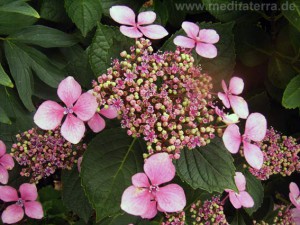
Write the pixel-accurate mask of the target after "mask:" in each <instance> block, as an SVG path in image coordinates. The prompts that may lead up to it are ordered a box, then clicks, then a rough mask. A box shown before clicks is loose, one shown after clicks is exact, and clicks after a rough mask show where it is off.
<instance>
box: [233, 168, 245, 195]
mask: <svg viewBox="0 0 300 225" xmlns="http://www.w3.org/2000/svg"><path fill="white" fill-rule="evenodd" d="M234 180H235V184H236V187H237V188H238V190H239V191H245V190H246V178H245V176H244V175H243V174H242V173H241V172H236V173H235V176H234Z"/></svg>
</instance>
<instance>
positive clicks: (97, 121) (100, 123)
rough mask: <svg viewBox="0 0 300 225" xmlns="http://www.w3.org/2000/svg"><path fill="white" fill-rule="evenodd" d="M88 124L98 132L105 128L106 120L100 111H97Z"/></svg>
mask: <svg viewBox="0 0 300 225" xmlns="http://www.w3.org/2000/svg"><path fill="white" fill-rule="evenodd" d="M88 125H89V127H90V128H91V129H92V131H94V132H95V133H98V132H100V131H102V130H103V129H104V128H105V120H104V119H103V118H102V117H101V116H100V115H99V114H98V113H95V115H94V116H93V117H92V118H91V119H90V120H89V122H88Z"/></svg>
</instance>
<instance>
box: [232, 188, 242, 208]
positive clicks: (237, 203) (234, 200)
mask: <svg viewBox="0 0 300 225" xmlns="http://www.w3.org/2000/svg"><path fill="white" fill-rule="evenodd" d="M229 200H230V202H231V204H232V205H233V207H234V208H236V209H239V208H241V207H242V205H241V203H240V201H239V199H238V197H237V195H236V193H235V192H234V191H230V192H229Z"/></svg>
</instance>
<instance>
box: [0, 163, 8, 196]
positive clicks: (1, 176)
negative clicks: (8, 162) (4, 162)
mask: <svg viewBox="0 0 300 225" xmlns="http://www.w3.org/2000/svg"><path fill="white" fill-rule="evenodd" d="M7 182H8V172H7V169H5V168H4V167H3V166H1V165H0V183H1V184H7ZM0 199H1V197H0Z"/></svg>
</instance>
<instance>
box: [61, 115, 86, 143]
mask: <svg viewBox="0 0 300 225" xmlns="http://www.w3.org/2000/svg"><path fill="white" fill-rule="evenodd" d="M84 132H85V126H84V123H83V122H82V121H81V120H80V119H78V118H76V117H75V116H73V115H72V114H68V116H67V118H66V120H65V122H64V123H63V125H62V126H61V134H62V136H63V137H64V138H65V139H66V140H67V141H69V142H71V143H72V144H78V143H79V142H80V141H81V139H82V138H83V136H84Z"/></svg>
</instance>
